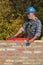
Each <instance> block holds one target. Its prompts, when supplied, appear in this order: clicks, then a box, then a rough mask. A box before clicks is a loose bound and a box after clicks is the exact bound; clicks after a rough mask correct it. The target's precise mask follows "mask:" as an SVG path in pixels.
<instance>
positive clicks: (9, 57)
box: [0, 40, 43, 65]
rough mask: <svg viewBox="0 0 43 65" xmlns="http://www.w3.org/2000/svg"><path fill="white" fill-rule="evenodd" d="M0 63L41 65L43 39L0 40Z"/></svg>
mask: <svg viewBox="0 0 43 65" xmlns="http://www.w3.org/2000/svg"><path fill="white" fill-rule="evenodd" d="M0 65H43V41H40V40H37V41H35V42H34V43H32V44H31V45H30V46H26V45H25V41H0Z"/></svg>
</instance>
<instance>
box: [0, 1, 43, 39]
mask: <svg viewBox="0 0 43 65" xmlns="http://www.w3.org/2000/svg"><path fill="white" fill-rule="evenodd" d="M29 6H34V7H35V8H36V9H37V13H36V15H37V16H38V17H39V18H40V20H41V21H42V24H43V0H1V1H0V39H7V38H8V37H11V36H13V35H14V34H15V33H16V32H17V31H18V30H19V28H20V27H21V26H22V25H23V23H24V20H25V19H26V14H25V10H26V8H28V7H29ZM23 35H24V33H23V34H21V35H20V37H21V36H23Z"/></svg>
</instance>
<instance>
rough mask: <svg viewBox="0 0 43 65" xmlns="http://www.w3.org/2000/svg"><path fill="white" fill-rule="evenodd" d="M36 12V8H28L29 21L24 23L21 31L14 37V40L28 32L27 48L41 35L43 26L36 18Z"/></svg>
mask: <svg viewBox="0 0 43 65" xmlns="http://www.w3.org/2000/svg"><path fill="white" fill-rule="evenodd" d="M35 12H36V9H35V8H34V7H28V8H27V9H26V14H27V17H28V19H27V20H26V21H25V22H24V24H23V26H22V27H21V28H20V29H19V31H18V32H17V33H16V34H15V35H14V36H12V38H15V37H17V36H18V35H19V34H21V33H22V32H23V31H25V30H26V35H27V38H28V39H29V41H28V42H27V43H26V46H29V45H30V44H31V43H33V42H34V41H35V40H36V39H38V38H39V37H40V35H41V27H42V25H41V22H40V20H39V19H38V18H37V17H36V15H35Z"/></svg>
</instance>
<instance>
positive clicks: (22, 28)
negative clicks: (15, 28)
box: [20, 22, 27, 31]
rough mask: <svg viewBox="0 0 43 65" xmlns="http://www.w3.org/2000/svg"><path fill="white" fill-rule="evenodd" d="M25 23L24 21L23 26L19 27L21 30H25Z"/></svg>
mask: <svg viewBox="0 0 43 65" xmlns="http://www.w3.org/2000/svg"><path fill="white" fill-rule="evenodd" d="M26 25H27V23H26V22H25V23H24V24H23V26H22V27H21V28H20V29H21V30H22V31H25V29H26Z"/></svg>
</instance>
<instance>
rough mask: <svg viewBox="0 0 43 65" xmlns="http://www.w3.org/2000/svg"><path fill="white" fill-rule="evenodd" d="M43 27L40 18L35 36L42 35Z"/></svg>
mask: <svg viewBox="0 0 43 65" xmlns="http://www.w3.org/2000/svg"><path fill="white" fill-rule="evenodd" d="M41 28H42V25H41V22H40V20H38V22H37V29H36V34H35V36H38V37H40V35H41Z"/></svg>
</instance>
